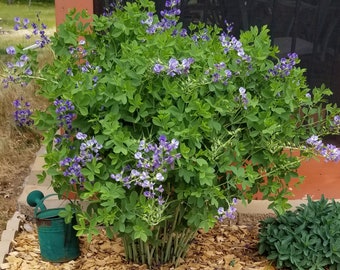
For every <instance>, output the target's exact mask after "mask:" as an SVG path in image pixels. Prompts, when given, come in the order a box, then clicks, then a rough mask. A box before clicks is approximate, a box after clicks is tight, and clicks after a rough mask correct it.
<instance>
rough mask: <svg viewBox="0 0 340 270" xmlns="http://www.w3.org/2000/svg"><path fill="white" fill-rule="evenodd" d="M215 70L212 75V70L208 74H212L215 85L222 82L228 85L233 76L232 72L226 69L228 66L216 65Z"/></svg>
mask: <svg viewBox="0 0 340 270" xmlns="http://www.w3.org/2000/svg"><path fill="white" fill-rule="evenodd" d="M214 68H215V70H214V71H213V72H212V73H211V71H210V70H208V71H207V72H206V75H209V74H210V73H211V78H212V81H213V82H214V83H217V82H221V83H223V84H224V85H227V84H228V80H229V79H230V78H231V76H232V75H233V74H232V72H231V71H230V70H229V69H227V68H226V64H225V63H224V62H221V63H218V64H215V65H214Z"/></svg>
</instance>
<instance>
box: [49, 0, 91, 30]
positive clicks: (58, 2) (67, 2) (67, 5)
mask: <svg viewBox="0 0 340 270" xmlns="http://www.w3.org/2000/svg"><path fill="white" fill-rule="evenodd" d="M73 8H75V9H76V10H77V11H81V10H83V9H86V10H87V13H88V14H93V0H55V16H56V25H57V26H58V25H59V24H61V23H62V22H63V21H64V20H65V15H66V14H67V13H68V12H69V10H70V9H73Z"/></svg>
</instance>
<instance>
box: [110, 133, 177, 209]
mask: <svg viewBox="0 0 340 270" xmlns="http://www.w3.org/2000/svg"><path fill="white" fill-rule="evenodd" d="M178 146H179V142H178V141H177V140H176V139H172V140H171V142H169V141H167V138H166V137H165V136H163V135H162V136H160V137H159V144H153V143H148V144H147V143H146V142H145V141H144V140H142V141H140V144H139V148H138V151H137V152H136V153H135V154H134V158H135V160H136V166H135V168H132V167H130V166H127V167H126V168H125V169H124V170H123V171H122V172H121V173H118V174H111V178H112V179H114V180H116V181H117V182H121V183H123V185H124V186H125V187H127V188H129V189H130V188H131V186H132V185H134V186H138V187H141V188H142V190H143V195H144V196H145V197H146V198H148V199H156V200H157V201H158V204H159V205H163V204H164V203H165V200H164V198H163V196H162V193H163V191H164V188H163V186H162V183H163V182H164V181H165V178H166V174H167V172H168V170H169V169H174V165H175V161H176V160H177V159H179V158H180V157H181V155H180V154H178V153H176V152H175V150H176V149H177V148H178Z"/></svg>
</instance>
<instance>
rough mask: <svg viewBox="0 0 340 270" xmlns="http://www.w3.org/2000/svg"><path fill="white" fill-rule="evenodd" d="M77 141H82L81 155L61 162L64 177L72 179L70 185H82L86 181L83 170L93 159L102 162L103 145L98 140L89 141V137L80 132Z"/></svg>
mask: <svg viewBox="0 0 340 270" xmlns="http://www.w3.org/2000/svg"><path fill="white" fill-rule="evenodd" d="M76 139H78V140H80V141H82V143H81V144H80V147H79V155H77V156H75V157H73V158H71V157H67V158H65V159H63V160H61V161H60V162H59V165H60V166H61V167H62V168H63V175H64V176H65V177H69V178H70V184H72V185H73V184H82V183H84V181H85V180H86V179H85V177H84V175H83V174H82V172H81V170H82V168H84V167H85V166H86V163H87V162H91V161H92V160H93V159H97V160H100V155H99V150H100V149H101V148H102V145H101V144H99V143H98V142H97V140H96V139H94V138H92V139H88V140H87V135H86V134H83V133H81V132H78V133H77V135H76Z"/></svg>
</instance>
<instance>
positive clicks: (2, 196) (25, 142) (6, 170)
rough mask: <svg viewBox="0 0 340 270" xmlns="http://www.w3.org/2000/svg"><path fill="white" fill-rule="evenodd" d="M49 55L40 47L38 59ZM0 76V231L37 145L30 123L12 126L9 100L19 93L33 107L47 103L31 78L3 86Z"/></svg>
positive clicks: (12, 209) (48, 58) (14, 206)
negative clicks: (24, 125) (28, 124)
mask: <svg viewBox="0 0 340 270" xmlns="http://www.w3.org/2000/svg"><path fill="white" fill-rule="evenodd" d="M51 56H52V54H51V52H50V51H49V50H47V49H46V50H43V51H41V53H40V55H39V60H40V62H41V63H47V62H49V61H51ZM1 73H2V74H3V73H4V70H3V66H2V68H1V67H0V74H1ZM1 80H2V78H1V77H0V205H1V210H0V234H1V232H2V230H4V229H5V226H6V223H7V220H8V219H10V218H11V217H12V215H13V213H14V212H15V211H16V210H17V198H18V196H19V195H20V194H21V192H22V189H23V182H24V180H25V178H26V176H27V175H28V174H29V173H30V165H31V164H32V163H33V162H34V159H35V153H36V152H37V151H38V150H39V147H40V134H39V133H38V132H37V130H35V129H34V127H30V128H27V127H26V128H22V127H18V126H16V124H15V121H14V117H13V114H14V112H15V107H14V106H13V101H14V100H15V99H18V98H19V99H20V98H21V97H22V98H23V100H25V101H28V102H30V104H31V109H32V110H33V111H34V110H41V109H44V108H45V107H46V105H47V101H45V100H43V99H42V98H41V97H40V96H38V95H37V90H38V85H37V84H35V83H34V82H33V83H30V84H29V85H28V86H26V87H21V86H20V85H11V86H10V87H9V88H4V87H3V85H2V84H1Z"/></svg>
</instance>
